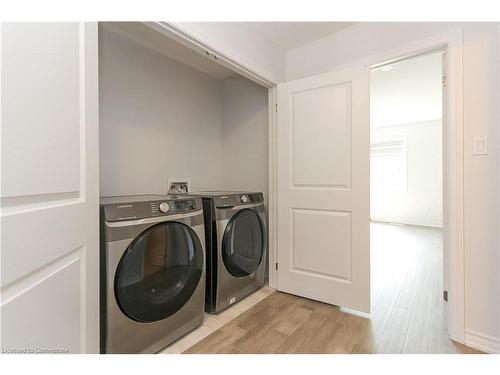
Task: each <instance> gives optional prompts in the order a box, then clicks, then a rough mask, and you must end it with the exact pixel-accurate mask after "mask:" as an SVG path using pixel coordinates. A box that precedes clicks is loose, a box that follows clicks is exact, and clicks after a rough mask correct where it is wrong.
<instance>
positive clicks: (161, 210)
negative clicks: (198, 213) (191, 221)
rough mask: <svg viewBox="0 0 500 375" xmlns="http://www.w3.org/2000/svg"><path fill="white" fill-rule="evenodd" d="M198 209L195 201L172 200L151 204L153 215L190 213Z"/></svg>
mask: <svg viewBox="0 0 500 375" xmlns="http://www.w3.org/2000/svg"><path fill="white" fill-rule="evenodd" d="M195 209H196V200H195V199H183V200H172V201H170V200H169V201H163V202H151V215H152V216H159V215H165V214H168V215H172V214H180V213H183V212H188V211H192V210H195Z"/></svg>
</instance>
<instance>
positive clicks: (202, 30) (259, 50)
mask: <svg viewBox="0 0 500 375" xmlns="http://www.w3.org/2000/svg"><path fill="white" fill-rule="evenodd" d="M177 25H178V26H179V27H181V28H182V29H184V30H185V31H187V32H189V33H190V34H193V35H195V36H196V37H197V38H198V39H200V40H203V41H204V42H205V43H206V44H208V45H210V46H212V47H214V48H216V49H218V50H219V51H221V52H223V53H224V54H226V55H228V56H230V57H231V58H233V59H234V60H236V61H238V62H239V63H241V64H242V65H246V66H247V67H249V68H250V69H252V70H254V71H255V72H257V73H258V74H260V75H262V76H263V77H265V78H267V79H268V80H269V81H271V82H282V81H284V80H285V61H286V57H285V51H284V50H283V49H282V48H281V47H279V46H277V45H276V44H275V43H273V42H272V41H271V40H269V39H267V38H266V37H265V36H264V35H262V34H261V33H260V32H259V31H258V30H257V29H256V28H254V27H252V26H250V25H246V24H245V23H241V22H180V23H178V24H177Z"/></svg>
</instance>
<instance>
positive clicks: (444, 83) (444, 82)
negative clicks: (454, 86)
mask: <svg viewBox="0 0 500 375" xmlns="http://www.w3.org/2000/svg"><path fill="white" fill-rule="evenodd" d="M442 82H443V88H444V87H446V76H444V77H443V80H442Z"/></svg>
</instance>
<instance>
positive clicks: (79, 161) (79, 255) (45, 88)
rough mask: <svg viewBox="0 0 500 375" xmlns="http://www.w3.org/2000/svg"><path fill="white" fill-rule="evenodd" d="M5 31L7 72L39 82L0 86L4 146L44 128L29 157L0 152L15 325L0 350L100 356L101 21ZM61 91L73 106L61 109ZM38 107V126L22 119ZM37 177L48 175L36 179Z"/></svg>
mask: <svg viewBox="0 0 500 375" xmlns="http://www.w3.org/2000/svg"><path fill="white" fill-rule="evenodd" d="M1 27H2V33H1V35H2V50H3V49H4V47H6V48H7V49H8V52H9V57H8V58H9V60H10V63H9V64H7V68H8V69H5V70H4V66H3V65H2V78H4V77H5V76H6V75H7V74H8V75H10V78H11V79H12V80H13V81H15V80H16V77H19V76H22V77H23V80H25V81H29V82H31V83H30V84H31V85H33V86H34V87H36V90H27V91H25V92H24V91H19V89H18V88H17V87H14V86H13V85H11V84H9V82H7V85H6V86H3V87H2V90H3V92H2V94H4V93H5V94H4V95H3V96H2V107H4V106H5V107H6V108H9V116H8V117H7V118H6V119H5V121H4V124H2V125H3V126H5V128H7V129H9V131H8V132H5V133H4V134H2V135H3V136H4V139H5V138H8V140H3V142H8V143H9V144H11V145H12V144H14V145H16V144H23V142H24V140H25V139H26V138H29V137H30V136H31V130H32V129H34V128H37V131H38V132H39V134H40V137H38V138H37V139H36V150H35V151H34V152H33V153H31V152H30V150H28V151H27V152H26V153H25V155H24V157H25V158H26V160H25V161H26V162H25V163H21V164H16V163H15V161H16V160H15V158H16V154H15V153H11V152H9V150H2V152H6V154H3V155H2V156H7V157H8V158H10V161H8V163H7V164H6V165H4V164H2V180H4V181H5V178H8V179H9V182H8V185H7V190H5V191H2V199H1V204H2V212H1V221H2V238H1V241H2V278H1V292H2V301H1V308H2V326H3V327H9V328H8V330H2V347H3V348H5V349H7V350H8V349H9V348H15V347H18V346H19V345H21V346H22V347H23V348H28V349H36V348H39V349H43V348H54V349H58V348H59V349H68V350H69V352H71V353H82V352H83V353H85V352H86V353H97V352H98V350H99V326H98V322H99V304H98V302H99V301H98V256H99V243H98V235H99V215H98V188H99V186H98V183H99V182H98V172H99V171H98V169H99V164H98V163H99V161H98V149H99V147H98V96H97V95H98V91H97V88H98V76H97V70H98V60H97V49H98V45H97V23H25V24H23V23H13V24H9V25H8V26H5V25H2V26H1ZM2 52H4V51H2ZM26 54H28V55H29V56H32V55H33V56H36V57H37V59H35V58H34V59H31V60H30V61H29V62H26V64H28V65H29V66H30V67H31V69H27V70H26V69H23V68H22V66H18V65H16V62H17V61H23V60H24V59H25V58H26V56H25V55H26ZM61 55H62V56H63V57H64V56H65V57H66V58H63V59H62V60H61ZM4 58H7V57H6V54H5V53H4V54H2V59H4ZM2 63H3V60H2ZM47 71H48V72H49V73H50V74H48V75H47V74H45V73H46V72H47ZM54 81H57V83H58V84H57V85H55V87H53V85H52V84H53V82H54ZM4 84H5V81H4V80H2V85H4ZM51 90H52V91H51ZM65 97H68V98H69V99H68V100H70V101H71V102H72V103H73V104H72V105H69V106H64V100H60V99H61V98H65ZM59 102H60V103H59ZM58 103H59V104H58ZM21 105H22V106H23V108H21V107H20V106H21ZM32 109H33V110H34V111H35V112H37V111H38V112H40V113H41V114H43V117H42V118H41V119H40V121H39V122H30V121H28V120H29V118H26V117H25V113H26V112H30V111H31V110H32ZM2 120H4V119H3V118H2ZM19 124H21V125H22V126H18V125H19ZM61 129H63V130H61ZM3 130H4V129H3ZM75 142H76V143H75ZM2 145H3V144H2ZM38 153H40V155H43V157H42V158H39V160H38V159H37V155H38ZM3 159H4V158H3ZM2 163H3V162H2ZM38 165H39V166H38ZM58 166H60V168H59V167H58ZM4 172H5V173H6V174H4ZM40 173H41V174H43V175H44V178H42V179H38V178H37V177H36V176H37V174H40ZM2 187H4V186H3V185H2ZM35 323H36V324H35Z"/></svg>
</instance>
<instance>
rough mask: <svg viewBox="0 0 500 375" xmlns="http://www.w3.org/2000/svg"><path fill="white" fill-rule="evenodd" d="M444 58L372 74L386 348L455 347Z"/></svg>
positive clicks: (376, 245)
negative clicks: (448, 270)
mask: <svg viewBox="0 0 500 375" xmlns="http://www.w3.org/2000/svg"><path fill="white" fill-rule="evenodd" d="M445 56H446V53H445V51H444V50H438V51H432V52H429V53H426V54H422V55H418V56H414V57H410V58H407V59H404V60H399V61H396V62H390V63H387V64H383V65H378V66H377V67H376V68H374V69H372V70H371V72H370V218H371V224H370V233H371V235H370V242H371V290H372V292H371V311H372V319H373V324H374V328H377V326H378V329H379V330H380V335H379V337H380V344H379V345H378V351H379V352H382V353H384V352H385V353H439V352H453V351H454V347H453V343H452V342H451V340H449V338H448V333H447V329H446V324H445V318H444V316H445V314H444V303H443V292H444V290H443V276H444V267H443V82H444V81H443V77H444V76H445V74H444V67H445V66H446V64H444V61H445Z"/></svg>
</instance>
